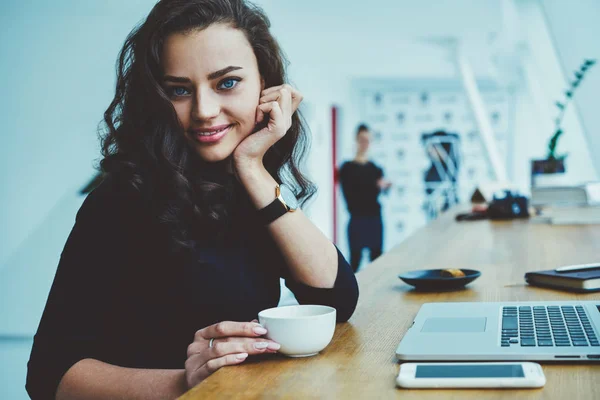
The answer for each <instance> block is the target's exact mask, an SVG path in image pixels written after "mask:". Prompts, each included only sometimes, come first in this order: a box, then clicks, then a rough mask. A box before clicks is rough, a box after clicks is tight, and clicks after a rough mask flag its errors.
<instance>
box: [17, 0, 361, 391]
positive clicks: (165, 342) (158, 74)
mask: <svg viewBox="0 0 600 400" xmlns="http://www.w3.org/2000/svg"><path fill="white" fill-rule="evenodd" d="M284 75H285V74H284V64H283V60H282V55H281V53H280V50H279V47H278V45H277V43H276V42H275V40H274V38H273V37H272V36H271V34H270V33H269V21H268V19H267V17H266V16H265V15H264V14H263V13H262V11H261V10H260V9H258V8H256V7H254V6H252V5H250V4H248V3H246V2H244V1H243V0H163V1H160V2H158V3H157V4H156V6H155V7H154V8H153V9H152V11H151V12H150V14H149V16H148V18H147V19H146V21H145V22H144V23H143V24H142V25H141V26H139V27H138V28H136V29H135V30H134V31H133V32H132V33H131V34H130V35H129V37H128V38H127V40H126V42H125V45H124V47H123V49H122V51H121V54H120V59H119V68H118V80H117V89H116V95H115V98H114V100H113V102H112V103H111V105H110V106H109V108H108V110H107V111H106V113H105V122H106V125H107V128H108V129H107V133H106V135H105V137H104V140H103V155H104V158H103V160H102V162H101V166H102V169H103V171H104V172H105V174H106V175H107V178H105V180H104V181H103V183H102V184H101V185H100V186H99V187H98V188H97V189H95V190H94V191H93V192H92V193H91V194H90V195H89V196H88V198H87V199H86V201H85V202H84V204H83V206H82V207H81V209H80V210H79V213H78V215H77V220H76V223H75V226H74V228H73V231H72V232H71V235H70V236H69V239H68V241H67V244H66V245H65V249H64V251H63V253H62V256H61V260H60V263H59V266H58V270H57V273H56V277H55V280H54V283H53V285H52V289H51V291H50V295H49V298H48V301H47V304H46V308H45V310H44V314H43V316H42V320H41V322H40V326H39V328H38V332H37V334H36V337H35V340H34V345H33V349H32V353H31V358H30V361H29V364H28V368H29V371H28V376H27V390H28V392H29V394H30V396H31V397H32V398H33V399H38V398H40V399H41V398H44V399H45V398H57V399H72V398H77V399H85V398H92V397H93V398H94V399H101V398H107V399H114V398H142V399H153V398H160V399H164V398H174V397H176V396H178V395H181V394H182V393H183V392H185V391H186V390H188V389H189V388H191V387H193V386H195V385H197V384H198V383H199V382H201V381H202V380H203V379H205V378H206V377H207V376H209V375H210V374H211V373H213V372H214V371H216V370H217V369H219V368H221V367H223V366H230V365H235V364H239V363H242V362H244V360H246V359H247V357H248V356H254V355H259V354H264V353H273V352H276V351H277V349H278V348H279V345H278V344H277V343H274V342H273V341H270V340H267V339H266V338H265V337H264V335H265V334H266V333H267V332H266V330H265V329H264V328H263V327H262V326H260V325H259V324H258V323H257V321H256V320H253V319H254V318H256V316H257V314H258V312H259V311H261V310H263V309H266V308H270V307H274V306H276V305H277V303H278V300H279V295H280V286H279V278H280V277H283V278H285V279H286V285H287V286H288V287H289V288H290V289H291V290H292V291H293V292H294V294H295V295H296V298H297V299H298V301H299V302H300V303H317V304H325V305H330V306H333V307H335V308H336V309H337V316H338V321H346V320H347V319H348V318H350V316H351V315H352V313H353V311H354V308H355V307H356V302H357V299H358V287H357V284H356V280H355V278H354V275H353V274H352V270H351V269H350V266H349V265H348V263H347V262H346V261H345V260H344V258H343V257H342V256H341V255H340V253H339V251H337V249H336V248H335V246H334V245H333V244H332V243H331V242H330V241H329V240H328V239H327V238H326V237H325V236H324V235H323V234H322V233H321V232H320V231H319V230H318V229H317V228H316V227H315V226H314V225H313V224H312V223H311V222H310V221H309V220H308V219H307V217H306V216H305V215H304V214H303V213H302V212H301V211H300V210H297V211H295V212H290V211H292V210H293V209H294V208H295V207H296V204H295V201H296V197H297V198H298V199H300V200H306V199H307V198H308V197H309V196H310V195H311V194H312V192H313V189H312V185H311V183H310V182H309V181H308V180H307V179H306V178H305V177H304V176H303V175H302V174H301V173H300V171H299V170H298V168H297V166H298V164H299V160H300V157H301V156H302V153H303V150H304V144H305V130H304V126H303V124H302V122H301V119H300V117H299V115H298V112H297V111H296V110H297V108H298V105H299V103H300V102H301V100H302V96H301V95H300V93H298V92H297V91H296V90H294V89H292V88H291V87H290V86H288V85H287V84H285V76H284ZM284 177H285V178H286V179H285V180H286V182H287V183H286V184H282V181H283V180H284ZM286 185H289V186H286ZM290 188H293V190H290ZM293 191H295V193H296V195H294V193H293ZM276 192H277V194H281V198H282V200H280V199H279V198H276ZM244 321H246V322H244Z"/></svg>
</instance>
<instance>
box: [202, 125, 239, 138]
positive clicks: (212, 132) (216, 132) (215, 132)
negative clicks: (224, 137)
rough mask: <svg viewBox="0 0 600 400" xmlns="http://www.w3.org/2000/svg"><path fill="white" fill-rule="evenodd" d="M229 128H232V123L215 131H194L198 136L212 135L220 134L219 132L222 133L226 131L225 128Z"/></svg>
mask: <svg viewBox="0 0 600 400" xmlns="http://www.w3.org/2000/svg"><path fill="white" fill-rule="evenodd" d="M229 128H231V125H227V126H226V127H224V128H221V129H216V130H214V131H205V132H202V131H194V133H195V134H196V135H198V136H212V135H216V134H219V133H221V132H223V131H225V130H227V129H229Z"/></svg>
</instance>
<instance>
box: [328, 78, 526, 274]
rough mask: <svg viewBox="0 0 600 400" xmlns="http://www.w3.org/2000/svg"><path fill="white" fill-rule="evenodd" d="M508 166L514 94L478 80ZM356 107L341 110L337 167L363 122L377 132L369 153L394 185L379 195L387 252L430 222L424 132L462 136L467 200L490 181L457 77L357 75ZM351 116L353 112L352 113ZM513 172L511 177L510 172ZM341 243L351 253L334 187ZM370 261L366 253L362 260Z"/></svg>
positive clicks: (461, 187)
mask: <svg viewBox="0 0 600 400" xmlns="http://www.w3.org/2000/svg"><path fill="white" fill-rule="evenodd" d="M478 84H479V89H480V91H481V94H482V97H483V100H484V102H485V105H486V108H487V111H488V113H489V117H490V120H491V123H492V127H493V129H494V134H495V138H496V143H497V146H498V149H499V152H500V155H501V156H502V157H503V160H504V162H505V165H511V164H512V163H511V159H510V154H511V152H512V140H511V137H512V132H513V129H512V126H513V120H514V112H513V104H514V96H513V94H512V93H511V91H509V90H507V89H502V88H499V87H497V86H495V85H493V84H492V83H491V82H479V83H478ZM352 94H353V97H352V99H353V101H352V103H353V106H352V107H353V109H350V110H343V111H344V112H343V113H342V114H341V115H342V116H343V117H344V120H343V121H342V122H343V123H342V124H341V126H342V127H343V131H341V132H338V138H337V140H338V146H337V151H338V156H337V159H338V160H339V162H340V165H341V163H342V162H343V161H345V160H348V159H351V158H353V157H354V151H355V146H354V143H355V130H356V126H357V125H358V123H360V122H364V123H366V124H367V125H368V126H369V127H370V128H371V132H372V144H371V149H370V158H371V159H372V160H373V161H374V162H375V163H376V164H378V165H379V166H381V167H382V168H383V169H384V172H385V175H386V177H387V178H388V179H389V180H391V181H392V183H393V186H392V188H391V189H390V192H389V193H388V194H387V195H381V196H380V201H381V203H382V206H383V219H384V250H389V249H390V248H392V247H393V246H395V245H396V244H398V243H400V242H401V241H402V240H403V239H405V238H406V237H408V236H409V235H410V234H411V233H413V232H414V231H415V230H417V229H418V228H420V227H422V226H423V225H425V224H426V223H427V214H426V212H425V202H426V194H425V182H424V175H425V172H426V170H427V169H428V168H429V167H430V165H431V162H430V160H429V158H428V157H427V154H426V152H425V148H424V146H423V144H422V142H421V135H422V134H423V133H433V132H434V131H436V130H444V131H446V132H449V133H455V134H458V135H459V137H460V145H459V149H458V150H459V154H460V158H461V165H460V170H459V175H458V176H459V178H458V196H459V200H460V201H461V202H465V201H468V200H469V199H470V196H471V194H472V193H473V190H474V188H475V187H476V185H477V183H478V182H482V181H486V180H491V179H493V175H492V173H491V169H490V164H489V162H488V158H487V155H486V152H485V148H484V146H483V143H482V140H481V138H480V135H479V132H478V129H477V124H476V121H475V119H474V117H473V114H472V112H471V109H470V106H469V102H468V99H467V98H466V94H465V92H464V90H463V89H462V86H461V84H460V81H457V80H410V81H408V80H406V81H404V80H385V81H383V80H369V79H361V80H356V81H354V82H353V84H352ZM350 116H351V117H350ZM508 172H509V175H510V171H508ZM337 198H338V207H337V209H338V218H337V221H338V223H337V227H336V229H337V238H338V239H337V241H338V245H339V247H340V249H342V251H344V254H346V255H348V247H347V246H348V243H347V235H346V227H347V223H348V213H347V209H346V204H345V201H344V200H343V197H342V196H341V191H340V190H339V188H338V190H337ZM364 262H365V258H363V265H364Z"/></svg>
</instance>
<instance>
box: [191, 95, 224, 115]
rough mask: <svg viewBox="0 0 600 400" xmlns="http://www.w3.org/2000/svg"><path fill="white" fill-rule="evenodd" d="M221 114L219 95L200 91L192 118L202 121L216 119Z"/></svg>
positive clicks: (195, 100)
mask: <svg viewBox="0 0 600 400" xmlns="http://www.w3.org/2000/svg"><path fill="white" fill-rule="evenodd" d="M220 112H221V105H220V103H219V98H218V95H217V94H216V93H214V92H211V91H208V90H207V91H204V92H201V91H198V92H197V94H196V98H195V99H194V106H193V107H192V117H194V118H196V119H201V120H207V119H211V118H214V117H216V116H218V115H219V113H220Z"/></svg>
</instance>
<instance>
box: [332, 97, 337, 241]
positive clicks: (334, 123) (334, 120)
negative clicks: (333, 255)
mask: <svg viewBox="0 0 600 400" xmlns="http://www.w3.org/2000/svg"><path fill="white" fill-rule="evenodd" d="M336 139H337V107H336V106H332V107H331V160H332V163H333V170H332V171H331V172H332V174H331V176H332V178H333V179H332V180H333V182H332V185H331V187H332V188H333V193H332V196H331V198H332V199H333V205H332V210H333V243H336V244H337V180H338V170H337V141H336Z"/></svg>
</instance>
